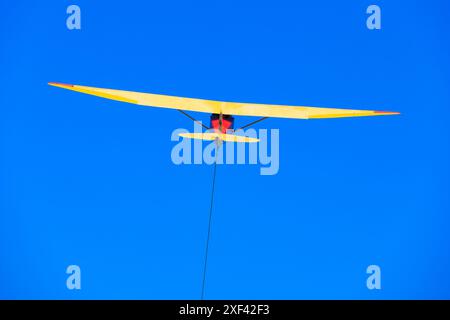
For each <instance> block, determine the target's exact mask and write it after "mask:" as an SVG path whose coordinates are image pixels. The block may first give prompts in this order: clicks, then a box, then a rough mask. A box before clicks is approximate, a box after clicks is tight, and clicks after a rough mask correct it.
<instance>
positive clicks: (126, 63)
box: [0, 0, 450, 299]
mask: <svg viewBox="0 0 450 320" xmlns="http://www.w3.org/2000/svg"><path fill="white" fill-rule="evenodd" d="M373 3H375V4H377V5H379V6H380V7H381V9H382V30H380V31H370V30H368V29H367V28H366V18H367V15H366V14H365V11H366V8H367V7H368V6H369V5H370V4H373ZM70 4H77V5H79V6H80V8H81V15H82V29H81V30H74V31H70V30H68V29H67V28H66V18H67V14H66V8H67V6H69V5H70ZM449 10H450V6H449V4H448V2H447V1H443V0H440V1H439V0H435V1H382V0H377V1H372V2H369V1H324V0H319V1H314V2H312V1H272V2H264V1H239V2H234V1H226V2H225V1H221V2H219V1H189V2H187V1H164V2H162V1H161V2H155V1H134V0H130V1H127V2H120V3H119V2H117V3H112V2H111V1H106V0H98V1H81V0H80V1H78V0H77V1H75V2H69V1H58V2H55V1H39V2H31V1H29V2H28V3H27V2H25V1H23V2H19V1H14V2H8V3H6V2H1V3H0V68H1V73H0V88H1V89H0V112H1V117H0V119H1V122H0V124H1V126H0V129H1V131H0V138H1V139H0V170H1V171H0V172H1V174H0V177H1V179H0V298H6V299H17V298H31V299H47V298H50V299H78V298H83V299H97V298H112V299H198V298H199V297H200V291H201V280H202V271H203V256H204V246H205V240H206V231H207V223H208V209H209V197H210V191H211V190H210V188H211V176H212V167H211V166H208V165H184V166H183V165H182V166H176V165H174V164H173V163H172V161H171V158H170V152H171V149H172V148H173V146H174V144H175V143H174V142H172V141H170V135H171V133H172V131H173V130H174V129H176V128H187V129H191V128H192V125H191V123H190V122H189V120H188V119H187V118H185V117H183V116H182V115H180V114H179V113H177V112H176V111H173V110H162V109H153V108H145V107H139V106H133V105H130V104H124V103H120V102H114V101H108V100H104V99H99V98H95V97H91V96H86V95H82V94H78V93H73V92H68V91H64V90H61V89H58V88H53V87H49V86H47V82H49V81H58V82H66V83H75V84H82V85H90V86H98V87H106V88H117V89H124V90H134V91H142V92H152V93H162V94H171V95H178V96H188V97H198V98H207V99H216V100H226V101H248V102H260V103H277V104H293V105H313V106H322V107H338V108H356V109H357V108H361V109H377V110H394V111H400V112H401V113H402V115H401V116H395V117H369V118H351V119H329V120H310V121H302V120H282V119H270V120H267V121H265V122H262V123H260V124H258V125H257V126H256V128H266V129H270V128H278V129H279V130H280V171H279V173H278V174H277V175H275V176H261V175H260V174H259V167H258V166H254V165H253V166H252V165H242V166H237V165H234V166H233V165H228V166H227V165H223V166H219V167H218V170H217V185H216V202H215V208H214V213H213V221H212V230H211V242H210V254H209V265H208V273H207V281H206V291H205V292H206V294H205V297H206V298H208V299H352V298H356V299H432V298H439V299H443V298H446V299H448V298H450V275H449V273H448V270H449V268H450V250H449V241H450V238H449V235H448V230H449V227H450V218H449V216H448V214H449V198H448V194H449V191H450V190H449V189H450V188H449V187H450V185H449V182H450V180H449V168H448V163H449V160H450V159H449V155H450V153H449V152H450V150H449V149H450V148H449V138H450V135H449V130H450V129H449V126H448V119H449V105H450V93H449V90H448V87H449V84H450V72H449V71H450V70H449V67H450V60H449V59H448V57H449V53H450V47H449V42H448V33H449V31H450V26H449V22H448V21H449V20H448V18H449V12H450V11H449ZM196 116H198V117H199V118H200V119H202V120H205V121H206V120H207V119H208V116H207V115H201V114H199V115H196ZM248 120H249V119H242V118H237V119H236V124H237V125H239V124H241V125H242V124H245V122H246V121H248ZM71 264H76V265H79V266H80V267H81V270H82V289H81V290H80V291H70V290H67V288H66V285H65V281H66V278H67V275H66V273H65V269H66V267H67V266H68V265H71ZM372 264H376V265H379V266H380V267H381V271H382V289H381V290H379V291H376V290H375V291H370V290H368V289H367V288H366V278H367V274H366V272H365V271H366V268H367V266H369V265H372Z"/></svg>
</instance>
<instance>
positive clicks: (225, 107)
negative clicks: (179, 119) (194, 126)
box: [49, 82, 399, 140]
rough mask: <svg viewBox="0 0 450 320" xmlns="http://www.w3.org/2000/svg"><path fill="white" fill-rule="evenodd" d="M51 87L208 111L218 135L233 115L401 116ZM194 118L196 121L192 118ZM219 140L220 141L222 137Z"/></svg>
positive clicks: (316, 117) (162, 106)
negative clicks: (214, 117) (216, 116)
mask: <svg viewBox="0 0 450 320" xmlns="http://www.w3.org/2000/svg"><path fill="white" fill-rule="evenodd" d="M49 85H51V86H55V87H60V88H63V89H68V90H73V91H78V92H82V93H86V94H90V95H94V96H98V97H102V98H106V99H111V100H117V101H122V102H128V103H133V104H137V105H142V106H151V107H158V108H168V109H177V110H180V111H181V110H184V111H196V112H205V113H210V114H213V115H219V119H218V121H217V125H216V126H214V125H212V126H211V127H212V128H214V129H217V130H218V132H219V133H225V132H226V130H227V129H230V126H232V125H233V118H232V117H231V115H237V116H258V117H263V118H290V119H321V118H344V117H365V116H384V115H396V114H399V113H398V112H388V111H372V110H351V109H335V108H317V107H305V106H286V105H274V104H259V103H240V102H224V101H214V100H204V99H193V98H183V97H175V96H168V95H161V94H152V93H141V92H133V91H124V90H114V89H104V88H95V87H87V86H79V85H71V84H63V83H55V82H49ZM181 112H183V111H181ZM183 113H184V112H183ZM227 115H229V116H228V117H229V119H228V120H229V121H228V122H230V126H228V127H227V125H224V124H227V119H226V118H224V116H227ZM191 119H192V120H195V119H193V118H191ZM211 123H212V124H214V121H213V119H211ZM246 127H247V126H246ZM186 137H188V136H186ZM199 137H200V136H199V135H191V136H189V138H193V139H196V138H199ZM200 138H201V139H204V138H205V139H206V136H205V135H203V136H201V137H200ZM209 138H210V136H209V135H208V139H207V140H209ZM217 138H219V139H220V135H219V136H218V137H217ZM230 140H232V139H230Z"/></svg>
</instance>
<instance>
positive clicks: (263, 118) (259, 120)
mask: <svg viewBox="0 0 450 320" xmlns="http://www.w3.org/2000/svg"><path fill="white" fill-rule="evenodd" d="M266 119H269V117H262V118H260V119H258V120H256V121H253V122H250V123H249V124H246V125H245V126H243V127H240V128H239V129H236V130H234V132H236V131H239V130H242V129H245V128H248V127H251V126H252V125H254V124H257V123H258V122H261V121H263V120H266Z"/></svg>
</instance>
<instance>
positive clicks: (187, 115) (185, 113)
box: [177, 109, 210, 130]
mask: <svg viewBox="0 0 450 320" xmlns="http://www.w3.org/2000/svg"><path fill="white" fill-rule="evenodd" d="M177 110H178V111H180V112H181V113H182V114H184V115H185V116H186V117H188V118H189V119H191V120H192V121H194V122H195V123H198V124H199V125H201V126H202V127H203V128H205V129H206V130H209V129H210V128H208V127H207V126H205V125H204V124H203V122H201V121H198V120H197V119H195V118H194V117H192V116H191V115H189V114H188V113H187V112H184V111H183V110H180V109H177Z"/></svg>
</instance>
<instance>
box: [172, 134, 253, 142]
mask: <svg viewBox="0 0 450 320" xmlns="http://www.w3.org/2000/svg"><path fill="white" fill-rule="evenodd" d="M179 136H180V137H183V138H188V139H199V140H206V141H214V140H216V139H218V140H220V141H227V142H247V143H255V142H259V139H256V138H250V137H245V136H238V135H234V134H226V133H218V132H205V133H180V134H179Z"/></svg>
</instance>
